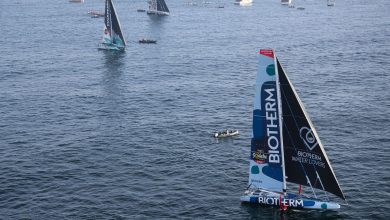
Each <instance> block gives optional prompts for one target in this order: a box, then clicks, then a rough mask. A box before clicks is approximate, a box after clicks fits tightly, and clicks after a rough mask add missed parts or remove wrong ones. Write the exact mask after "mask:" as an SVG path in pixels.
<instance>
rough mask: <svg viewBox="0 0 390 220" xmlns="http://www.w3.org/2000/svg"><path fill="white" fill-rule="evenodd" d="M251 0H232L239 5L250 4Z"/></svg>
mask: <svg viewBox="0 0 390 220" xmlns="http://www.w3.org/2000/svg"><path fill="white" fill-rule="evenodd" d="M252 2H253V0H236V2H234V4H235V5H241V6H251V5H252Z"/></svg>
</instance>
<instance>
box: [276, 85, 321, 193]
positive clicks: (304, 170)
mask: <svg viewBox="0 0 390 220" xmlns="http://www.w3.org/2000/svg"><path fill="white" fill-rule="evenodd" d="M282 90H283V87H280V91H282ZM281 93H282V92H281ZM283 97H284V100H286V103H287V106H288V109H289V110H290V112H291V113H292V109H291V106H290V104H289V103H288V102H287V98H286V96H285V93H283ZM291 115H292V114H291ZM292 118H293V119H294V123H295V126H296V127H297V130H299V127H298V123H297V121H296V120H295V117H292ZM283 126H286V128H287V125H286V124H285V123H283ZM286 130H287V133H288V134H289V137H290V140H292V137H291V135H290V131H289V129H286ZM291 143H292V145H293V147H294V150H295V152H297V148H296V147H295V144H294V141H291ZM299 164H300V165H301V167H302V170H303V172H304V173H305V176H306V178H307V180H308V183H309V185H310V187H311V189H312V191H313V194H314V196H315V197H316V198H317V195H316V193H315V192H314V189H313V186H312V184H311V182H310V180H309V178H308V175H307V172H306V169H305V167H304V166H303V164H302V162H301V161H299ZM312 166H313V167H314V170H315V171H316V172H317V169H316V168H315V166H314V164H313V165H312Z"/></svg>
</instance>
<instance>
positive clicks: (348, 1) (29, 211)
mask: <svg viewBox="0 0 390 220" xmlns="http://www.w3.org/2000/svg"><path fill="white" fill-rule="evenodd" d="M192 2H197V4H196V5H195V4H188V3H190V1H186V0H167V5H168V7H169V9H170V11H171V15H170V16H168V17H161V18H153V17H149V16H148V15H146V13H139V12H137V9H146V8H147V3H146V1H144V0H136V1H130V0H115V1H114V3H115V6H116V9H117V13H118V17H119V20H120V22H121V25H122V29H123V33H124V36H125V38H126V40H127V41H128V47H127V50H126V52H124V53H113V52H104V51H98V50H97V46H98V43H99V41H100V40H101V38H102V35H103V19H102V18H91V17H89V16H88V15H87V12H88V11H89V10H97V11H103V10H104V1H103V0H85V3H83V4H77V3H69V1H68V0H56V1H49V0H8V1H6V0H1V1H0V20H1V33H2V34H1V37H0V168H1V171H0V219H173V218H179V219H286V220H288V219H389V218H390V151H389V147H390V119H389V118H390V89H389V85H390V74H389V70H390V67H389V64H390V1H388V0H338V1H336V5H335V6H334V7H327V5H326V0H296V1H295V2H294V4H295V6H296V7H295V8H288V7H287V6H282V5H281V4H280V1H279V0H254V3H253V5H252V6H251V7H239V6H235V5H234V4H233V2H234V0H220V1H218V0H210V1H209V2H206V3H208V4H205V3H204V2H203V1H201V0H198V1H196V0H193V1H192ZM220 4H223V5H224V6H225V7H224V8H218V7H217V6H218V5H220ZM297 7H304V8H305V9H304V10H297ZM143 37H147V38H153V39H156V40H157V44H155V45H145V44H138V39H140V38H143ZM260 48H274V49H275V50H276V54H277V56H278V57H279V60H280V61H281V63H282V65H283V66H284V69H285V71H286V72H287V74H288V75H289V77H290V80H291V81H292V83H293V84H294V86H295V88H296V90H297V92H298V93H299V95H300V98H301V99H302V101H303V103H304V105H305V107H306V110H307V111H308V113H309V115H310V117H311V119H312V121H313V123H314V125H315V127H316V129H317V131H318V133H319V136H320V138H321V141H322V143H323V145H324V146H325V150H326V152H327V154H328V157H329V160H330V161H331V163H332V166H333V169H334V171H335V174H336V176H337V178H338V180H339V183H340V185H341V188H342V189H343V191H344V193H345V195H346V197H347V204H344V203H345V202H343V201H339V200H337V201H338V202H341V203H343V205H342V208H341V209H340V211H336V212H335V211H292V210H289V211H287V212H286V213H284V214H281V213H280V212H279V210H278V209H277V208H269V207H258V206H252V205H245V204H241V203H240V200H239V197H240V196H241V195H242V194H243V192H244V191H245V189H246V187H247V183H248V165H249V161H248V158H249V151H250V138H251V135H252V134H251V132H252V130H251V129H252V108H253V98H254V93H255V87H254V86H255V76H256V71H257V67H258V62H257V54H258V51H259V49H260ZM227 128H229V129H238V130H239V131H240V132H241V135H240V136H238V137H235V138H228V139H221V140H216V139H214V138H213V137H211V135H212V133H213V132H214V131H216V130H223V129H227Z"/></svg>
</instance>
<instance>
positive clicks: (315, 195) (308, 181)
mask: <svg viewBox="0 0 390 220" xmlns="http://www.w3.org/2000/svg"><path fill="white" fill-rule="evenodd" d="M306 180H307V183H308V184H309V186H310V188H311V191H312V192H313V194H314V197H315V198H316V199H317V194H316V192H315V191H314V188H313V186H312V185H311V183H310V179H309V177H308V176H307V175H306Z"/></svg>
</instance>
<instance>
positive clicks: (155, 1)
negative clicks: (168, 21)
mask: <svg viewBox="0 0 390 220" xmlns="http://www.w3.org/2000/svg"><path fill="white" fill-rule="evenodd" d="M148 3H149V10H148V11H147V12H146V13H147V14H149V15H153V14H154V15H169V9H168V6H167V4H166V3H165V1H164V0H149V1H148Z"/></svg>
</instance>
